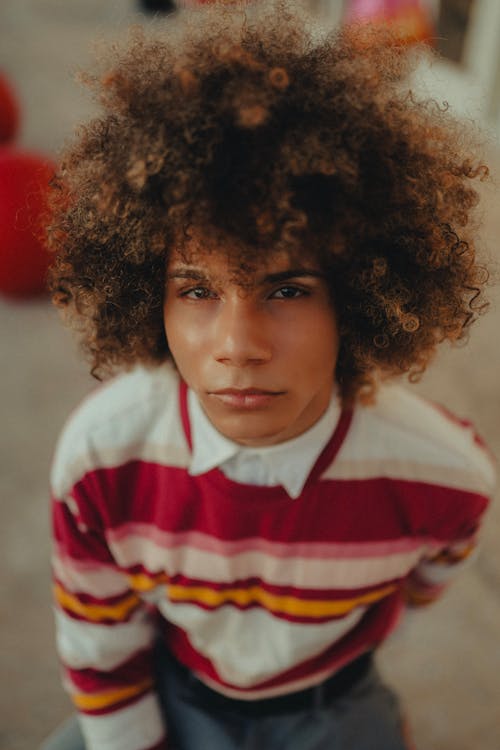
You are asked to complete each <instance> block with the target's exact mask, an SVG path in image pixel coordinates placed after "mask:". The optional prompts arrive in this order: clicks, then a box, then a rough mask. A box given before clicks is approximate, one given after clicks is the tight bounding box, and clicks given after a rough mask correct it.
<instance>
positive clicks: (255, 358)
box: [213, 296, 272, 367]
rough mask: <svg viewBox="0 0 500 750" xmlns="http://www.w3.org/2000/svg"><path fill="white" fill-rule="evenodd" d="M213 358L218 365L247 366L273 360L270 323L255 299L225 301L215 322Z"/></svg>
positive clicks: (237, 298)
mask: <svg viewBox="0 0 500 750" xmlns="http://www.w3.org/2000/svg"><path fill="white" fill-rule="evenodd" d="M213 347H214V348H213V356H214V359H216V360H217V362H221V363H223V364H228V365H232V366H233V367H244V366H246V365H255V364H264V363H265V362H268V361H269V360H270V359H271V357H272V341H271V331H270V330H269V321H267V324H266V320H265V316H264V315H263V314H262V312H261V311H260V310H259V309H258V307H257V305H256V304H255V302H254V301H253V300H248V299H245V298H241V297H240V296H238V297H236V298H235V299H232V300H226V301H224V303H223V304H222V305H221V307H220V310H219V312H218V315H217V319H216V321H215V335H214V342H213Z"/></svg>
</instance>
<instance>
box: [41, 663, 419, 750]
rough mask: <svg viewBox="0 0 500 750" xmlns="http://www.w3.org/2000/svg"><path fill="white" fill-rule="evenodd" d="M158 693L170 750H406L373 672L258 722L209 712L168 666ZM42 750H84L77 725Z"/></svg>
mask: <svg viewBox="0 0 500 750" xmlns="http://www.w3.org/2000/svg"><path fill="white" fill-rule="evenodd" d="M166 666H167V664H166V663H165V667H166ZM158 692H159V695H160V698H161V700H162V704H163V708H164V711H165V714H166V717H167V723H168V726H169V730H170V736H171V739H172V741H173V746H174V747H175V748H176V750H408V746H407V745H406V743H405V740H404V738H403V728H402V722H401V716H400V713H399V708H398V702H397V699H396V698H395V696H394V694H393V693H392V692H391V691H390V690H389V689H388V688H387V687H386V686H385V685H383V683H382V682H381V680H380V677H379V675H378V672H377V670H376V668H375V666H373V665H372V666H371V668H370V669H369V670H368V672H367V674H365V675H363V677H362V678H361V679H360V680H359V681H358V682H356V683H355V685H354V686H352V687H351V688H350V689H348V690H347V691H346V692H345V693H344V694H342V695H340V696H336V697H335V698H334V699H333V700H327V699H325V696H324V694H323V691H322V686H321V685H320V686H318V687H317V688H315V690H314V699H313V705H312V706H310V707H308V708H307V709H306V710H298V711H297V710H295V711H293V712H290V713H287V712H286V711H280V712H279V713H278V714H276V715H272V714H270V715H269V714H268V715H266V716H263V717H262V716H259V715H258V714H257V715H255V716H254V715H251V716H249V715H248V712H246V711H242V710H240V707H239V705H238V704H239V703H240V702H234V701H231V700H227V701H224V700H221V701H220V702H219V704H220V705H217V703H216V705H213V704H211V705H210V707H208V706H207V705H206V703H204V702H203V700H202V699H200V690H199V682H198V681H197V680H196V678H195V677H194V676H193V675H192V674H191V673H190V672H188V671H187V670H186V669H184V668H181V667H179V666H178V665H176V664H175V663H173V664H172V663H170V660H168V668H162V669H161V670H160V671H159V679H158ZM41 750H85V743H84V741H83V737H82V735H81V733H80V730H79V728H78V723H77V720H76V719H72V720H70V721H69V722H67V723H66V724H65V725H63V727H61V728H60V729H59V730H58V731H57V732H56V733H55V734H54V735H52V737H50V738H49V739H48V740H47V741H46V742H45V743H44V744H43V746H42V748H41Z"/></svg>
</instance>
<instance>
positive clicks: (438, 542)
mask: <svg viewBox="0 0 500 750" xmlns="http://www.w3.org/2000/svg"><path fill="white" fill-rule="evenodd" d="M488 504H489V497H487V496H484V495H481V494H476V493H461V492H458V491H457V492H456V507H455V508H452V507H448V509H447V510H445V512H444V519H446V520H441V522H439V520H438V521H437V522H436V524H435V526H434V528H433V530H432V532H431V534H430V536H429V544H428V549H427V552H426V554H424V555H423V556H422V558H421V559H420V561H419V562H418V564H417V565H416V566H415V568H414V569H413V570H412V571H411V572H410V574H409V576H408V577H407V579H406V583H405V587H404V594H405V598H406V603H407V604H408V605H409V606H412V607H421V606H425V605H427V604H431V603H432V602H434V601H435V600H436V599H438V598H439V597H440V596H441V594H442V593H443V592H444V591H445V589H446V588H447V586H448V585H449V584H450V583H451V582H452V581H453V580H454V578H455V577H456V576H457V575H458V574H459V573H460V572H461V571H462V570H463V569H464V568H465V567H466V566H467V565H468V564H469V563H470V562H471V561H472V559H473V558H474V556H475V553H476V552H477V545H478V536H479V531H480V526H481V523H482V517H483V514H484V512H485V510H486V508H487V507H488Z"/></svg>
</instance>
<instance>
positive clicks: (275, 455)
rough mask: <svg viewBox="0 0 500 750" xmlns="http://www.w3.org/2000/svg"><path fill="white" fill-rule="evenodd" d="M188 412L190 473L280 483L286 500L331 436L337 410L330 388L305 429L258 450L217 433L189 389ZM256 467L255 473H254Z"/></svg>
mask: <svg viewBox="0 0 500 750" xmlns="http://www.w3.org/2000/svg"><path fill="white" fill-rule="evenodd" d="M188 411H189V421H190V424H191V435H192V442H193V452H192V457H191V463H190V466H189V473H190V474H192V475H198V474H204V473H205V472H207V471H210V470H211V469H214V468H216V467H218V468H220V469H221V471H223V473H225V474H227V475H228V476H230V477H231V479H235V480H236V481H240V482H245V483H248V484H259V485H276V484H280V485H282V486H283V487H284V488H285V490H286V491H287V493H288V494H289V495H290V497H292V498H296V497H298V496H299V495H300V493H301V492H302V489H303V487H304V485H305V483H306V481H307V478H308V477H309V474H310V473H311V470H312V468H313V466H314V464H315V463H316V460H317V459H318V457H319V455H320V453H321V452H322V450H323V448H324V447H325V445H326V444H327V443H328V441H329V439H330V437H331V436H332V434H333V432H334V430H335V427H336V426H337V423H338V420H339V417H340V412H341V408H340V403H339V399H338V395H337V393H336V390H335V389H333V392H332V398H331V400H330V403H329V405H328V408H327V409H326V411H325V412H324V414H323V415H322V416H321V417H320V419H319V420H318V421H317V422H316V423H315V424H314V425H313V426H312V427H311V428H310V429H309V430H307V431H306V432H304V433H302V435H299V436H298V437H296V438H292V439H291V440H287V441H285V442H283V443H278V444H277V445H270V446H265V447H260V448H248V447H246V446H242V445H240V444H239V443H235V442H234V441H232V440H229V438H226V437H224V435H222V434H221V433H220V432H218V431H217V430H216V429H215V427H214V426H213V424H212V423H211V422H210V420H209V419H208V417H207V416H206V414H205V412H204V411H203V409H202V407H201V405H200V403H199V401H198V399H197V397H196V395H195V394H194V392H193V391H191V390H188ZM245 464H246V466H245ZM256 467H257V468H258V469H259V471H258V472H256V471H255V469H256ZM249 468H250V474H249Z"/></svg>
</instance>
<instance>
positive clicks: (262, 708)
mask: <svg viewBox="0 0 500 750" xmlns="http://www.w3.org/2000/svg"><path fill="white" fill-rule="evenodd" d="M177 666H178V668H179V669H180V670H181V671H184V672H185V673H189V677H188V675H187V674H185V675H184V679H188V681H189V687H190V689H191V690H192V694H193V698H194V699H195V702H196V703H197V704H198V705H203V706H205V707H206V708H208V709H213V710H222V711H231V712H234V713H237V714H240V715H241V716H249V717H252V716H253V717H257V716H258V717H261V718H263V717H265V716H273V715H276V714H284V713H295V712H298V711H307V710H308V709H312V708H315V707H318V706H319V705H324V704H325V703H328V702H331V701H332V700H335V699H336V698H339V697H340V696H342V695H344V694H345V693H347V692H348V691H349V690H350V689H351V688H353V687H354V686H355V685H356V683H358V682H360V681H361V680H362V679H363V677H365V676H366V675H367V674H368V672H369V671H370V670H371V669H372V667H373V652H371V651H368V652H367V653H365V654H362V655H361V656H359V657H358V658H357V659H354V661H352V662H350V663H349V664H347V665H346V666H345V667H343V668H342V669H340V670H339V671H338V672H335V674H333V675H332V676H331V677H329V678H328V679H326V680H324V681H323V682H321V683H320V684H319V685H314V686H312V687H309V688H305V689H304V690H299V691H297V692H294V693H287V694H285V695H278V696H275V697H273V698H260V699H257V700H241V699H239V698H228V697H227V696H225V695H222V694H221V693H218V692H217V691H215V690H212V688H209V687H208V686H207V685H205V684H204V683H203V682H201V681H200V680H199V679H198V678H196V677H195V676H194V675H193V674H192V673H191V672H189V670H188V669H187V668H186V667H184V666H182V665H181V664H179V663H178V662H177Z"/></svg>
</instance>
